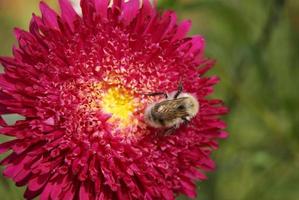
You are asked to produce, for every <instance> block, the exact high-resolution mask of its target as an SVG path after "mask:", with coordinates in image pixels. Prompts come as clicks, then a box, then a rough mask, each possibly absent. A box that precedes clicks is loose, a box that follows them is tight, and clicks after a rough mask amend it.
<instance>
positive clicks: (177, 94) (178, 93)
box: [173, 82, 183, 99]
mask: <svg viewBox="0 0 299 200" xmlns="http://www.w3.org/2000/svg"><path fill="white" fill-rule="evenodd" d="M182 91H183V84H182V82H180V83H179V86H178V91H177V92H176V93H175V95H174V96H173V98H174V99H176V98H178V96H179V95H180V94H181V93H182Z"/></svg>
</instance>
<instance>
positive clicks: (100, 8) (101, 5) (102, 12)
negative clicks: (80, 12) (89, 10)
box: [94, 0, 110, 21]
mask: <svg viewBox="0 0 299 200" xmlns="http://www.w3.org/2000/svg"><path fill="white" fill-rule="evenodd" d="M94 1H95V8H96V11H97V13H98V15H99V16H100V17H101V19H102V20H103V21H105V20H106V19H107V9H108V5H109V2H110V0H94Z"/></svg>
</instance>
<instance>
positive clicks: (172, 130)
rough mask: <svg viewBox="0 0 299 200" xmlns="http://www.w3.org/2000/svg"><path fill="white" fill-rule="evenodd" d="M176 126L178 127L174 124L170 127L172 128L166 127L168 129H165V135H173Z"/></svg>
mask: <svg viewBox="0 0 299 200" xmlns="http://www.w3.org/2000/svg"><path fill="white" fill-rule="evenodd" d="M176 128H177V127H176V126H173V127H170V128H168V129H166V130H165V131H164V135H171V134H172V133H173V132H174V130H175V129H176Z"/></svg>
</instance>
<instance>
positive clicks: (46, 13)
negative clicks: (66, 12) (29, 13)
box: [39, 2, 58, 28]
mask: <svg viewBox="0 0 299 200" xmlns="http://www.w3.org/2000/svg"><path fill="white" fill-rule="evenodd" d="M39 7H40V10H41V13H42V19H43V22H44V23H45V24H46V25H47V26H50V27H53V28H58V23H57V14H56V12H55V11H54V10H53V9H51V8H50V7H49V6H48V5H47V4H45V3H44V2H41V3H40V4H39Z"/></svg>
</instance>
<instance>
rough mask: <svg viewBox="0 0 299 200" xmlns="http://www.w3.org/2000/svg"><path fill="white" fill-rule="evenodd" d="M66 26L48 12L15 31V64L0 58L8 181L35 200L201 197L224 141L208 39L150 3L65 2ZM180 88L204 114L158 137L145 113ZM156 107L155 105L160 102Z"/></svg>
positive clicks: (62, 17) (0, 101)
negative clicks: (199, 188)
mask: <svg viewBox="0 0 299 200" xmlns="http://www.w3.org/2000/svg"><path fill="white" fill-rule="evenodd" d="M59 3H60V8H61V15H58V14H56V13H55V12H54V11H53V10H52V9H51V8H49V7H48V6H47V5H46V4H45V3H43V2H41V3H40V10H41V13H42V17H38V16H35V15H33V17H32V20H31V23H30V27H29V31H28V32H27V31H24V30H20V29H15V35H16V38H17V40H18V43H19V45H18V47H14V48H13V57H1V59H0V60H1V63H2V65H3V66H4V73H3V74H1V76H0V86H1V90H0V92H1V93H0V95H1V99H0V111H1V113H0V114H1V115H2V114H9V113H17V114H19V115H22V116H24V117H25V119H23V120H19V121H17V122H16V123H15V124H14V125H8V124H6V122H5V120H4V119H2V118H1V126H2V128H1V130H0V132H1V134H3V135H7V136H11V137H14V139H12V140H11V141H8V142H6V143H2V144H1V145H0V152H1V153H3V152H7V151H9V150H11V151H10V154H9V155H8V156H7V157H6V158H5V159H3V160H2V161H1V164H2V165H4V166H5V170H4V172H3V173H4V175H5V176H7V177H10V178H11V179H13V181H14V182H15V183H16V185H17V186H24V185H26V186H27V190H26V192H25V194H24V197H25V198H27V199H33V198H34V197H37V196H39V195H40V199H42V200H46V199H97V200H100V199H167V200H168V199H174V198H175V197H176V196H177V195H179V194H185V195H187V196H188V197H195V196H196V185H195V181H197V180H204V179H205V178H206V176H205V175H204V171H208V170H212V169H214V162H213V161H212V160H211V158H210V154H211V152H212V151H213V150H214V149H217V140H218V139H219V138H224V137H226V135H227V134H226V132H225V131H223V129H224V128H225V124H224V122H222V121H221V120H220V119H219V115H222V114H225V113H226V112H227V109H226V108H225V107H223V105H222V102H221V100H215V99H213V100H209V99H207V98H206V97H207V95H208V94H210V93H212V91H213V89H212V87H213V85H214V84H216V83H217V82H218V78H217V77H214V76H213V77H204V76H203V74H204V73H205V72H206V71H207V70H208V69H209V68H211V67H212V65H213V61H211V60H209V59H206V58H205V57H204V39H203V37H202V36H193V37H186V33H187V32H188V30H189V28H190V26H191V23H190V21H183V22H181V23H178V22H177V18H176V15H175V13H174V12H171V11H166V12H164V13H163V14H162V15H160V14H159V13H158V12H157V10H156V9H155V8H154V7H153V6H152V5H151V4H150V2H149V1H148V0H144V2H143V4H142V5H140V4H139V1H138V0H131V1H123V0H114V1H113V3H112V4H110V2H109V1H108V0H82V1H81V7H82V17H81V16H79V15H78V14H77V13H76V12H75V11H74V9H73V8H72V6H71V4H70V3H69V1H68V0H59ZM179 81H181V82H182V84H183V86H184V91H186V92H189V93H192V94H193V95H194V96H196V97H197V98H198V100H199V103H200V111H199V113H198V114H197V116H196V117H195V118H193V119H192V121H191V122H190V123H189V124H188V125H182V126H180V127H179V128H178V129H176V130H175V131H174V133H172V134H170V135H163V134H162V135H161V130H160V129H154V128H150V127H148V126H147V125H146V123H145V122H144V119H143V115H144V109H145V107H146V105H148V104H149V103H151V102H153V101H156V97H147V96H145V95H144V94H145V93H149V92H156V91H167V92H171V91H174V90H176V89H177V85H178V82H179ZM157 98H158V97H157Z"/></svg>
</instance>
